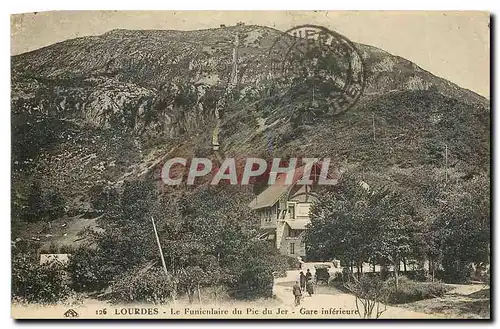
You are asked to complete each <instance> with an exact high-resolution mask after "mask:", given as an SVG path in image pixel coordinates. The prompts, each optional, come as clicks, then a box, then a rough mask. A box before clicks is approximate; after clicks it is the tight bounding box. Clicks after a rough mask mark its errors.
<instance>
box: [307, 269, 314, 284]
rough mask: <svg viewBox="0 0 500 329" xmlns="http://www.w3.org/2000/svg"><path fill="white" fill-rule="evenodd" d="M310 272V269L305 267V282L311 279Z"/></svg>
mask: <svg viewBox="0 0 500 329" xmlns="http://www.w3.org/2000/svg"><path fill="white" fill-rule="evenodd" d="M312 276H313V275H312V273H311V271H309V269H307V272H306V282H307V281H309V279H312Z"/></svg>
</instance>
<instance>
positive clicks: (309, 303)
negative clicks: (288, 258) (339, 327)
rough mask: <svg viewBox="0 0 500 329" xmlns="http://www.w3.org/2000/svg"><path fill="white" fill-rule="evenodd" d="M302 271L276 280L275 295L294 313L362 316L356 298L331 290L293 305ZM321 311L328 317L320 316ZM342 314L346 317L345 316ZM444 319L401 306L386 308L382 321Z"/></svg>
mask: <svg viewBox="0 0 500 329" xmlns="http://www.w3.org/2000/svg"><path fill="white" fill-rule="evenodd" d="M307 268H309V269H310V270H311V272H312V273H313V275H314V266H313V264H304V268H303V271H304V272H305V271H306V269H307ZM298 278H299V271H298V270H296V271H288V272H287V276H286V277H284V278H278V279H276V280H275V285H274V293H275V294H276V296H277V297H278V298H279V299H281V301H282V302H283V304H284V306H285V307H286V308H287V309H292V310H294V312H296V313H299V314H301V312H302V313H304V312H307V310H317V311H318V312H320V314H317V315H316V316H317V317H321V318H331V319H359V318H360V316H359V315H358V314H355V313H354V311H355V310H356V298H355V297H354V296H353V295H350V294H346V293H343V292H341V291H338V290H336V289H333V288H331V287H324V286H321V285H317V286H316V293H315V294H314V295H313V296H312V297H309V296H307V294H305V295H306V296H305V297H304V298H303V299H302V302H301V305H300V306H298V307H295V306H294V298H293V294H292V286H293V283H294V282H295V281H298ZM322 312H324V313H326V314H321V313H322ZM342 313H343V314H342ZM441 317H444V316H440V315H431V314H426V313H422V312H415V311H412V310H409V309H405V308H402V307H394V306H387V309H386V311H385V312H383V313H382V315H381V316H380V318H381V319H417V318H432V319H435V318H441Z"/></svg>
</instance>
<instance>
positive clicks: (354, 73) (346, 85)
mask: <svg viewBox="0 0 500 329" xmlns="http://www.w3.org/2000/svg"><path fill="white" fill-rule="evenodd" d="M269 56H270V60H271V63H272V64H271V70H270V72H269V75H268V78H269V79H271V80H272V82H273V83H274V84H276V85H278V87H279V88H280V89H281V90H286V93H285V95H286V97H288V98H289V100H291V101H293V102H294V103H296V104H301V106H302V105H303V106H304V107H308V108H312V109H317V110H318V111H320V112H321V113H328V114H331V115H336V114H340V113H343V112H345V111H347V110H348V109H349V108H351V107H352V106H353V105H354V104H355V103H356V102H357V100H358V99H359V97H360V96H361V95H362V93H363V90H364V87H365V77H364V74H365V71H364V65H363V60H362V57H361V54H360V52H359V51H358V49H357V48H356V46H355V45H354V44H353V43H352V42H351V41H350V40H349V39H347V38H346V37H344V36H342V35H340V34H339V33H337V32H334V31H331V30H329V29H327V28H325V27H322V26H317V25H300V26H296V27H294V28H291V29H289V30H287V31H285V32H284V33H282V34H281V35H280V36H279V37H278V38H277V39H276V41H275V42H274V44H273V45H272V46H271V48H270V50H269ZM316 112H317V111H316Z"/></svg>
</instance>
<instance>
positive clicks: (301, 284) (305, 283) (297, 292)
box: [292, 269, 314, 306]
mask: <svg viewBox="0 0 500 329" xmlns="http://www.w3.org/2000/svg"><path fill="white" fill-rule="evenodd" d="M292 290H293V295H294V296H295V306H299V305H300V300H301V299H302V292H303V291H306V292H307V293H308V294H309V297H311V296H312V295H313V294H314V285H313V278H312V273H311V271H309V269H307V271H306V274H304V272H303V271H300V277H299V281H295V284H294V285H293V289H292Z"/></svg>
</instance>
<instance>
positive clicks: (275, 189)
mask: <svg viewBox="0 0 500 329" xmlns="http://www.w3.org/2000/svg"><path fill="white" fill-rule="evenodd" d="M320 164H321V162H320V163H315V164H314V165H313V172H314V170H321V167H320V166H319V165H320ZM304 170H305V166H302V167H298V168H295V172H294V175H293V179H292V183H291V184H286V178H287V173H278V174H277V175H276V182H275V183H274V184H273V185H270V186H269V187H268V188H266V189H265V190H264V191H262V192H261V193H260V194H259V195H257V196H256V197H255V199H253V200H252V202H250V204H249V205H248V206H249V207H250V208H252V209H254V210H255V209H260V208H266V207H271V206H273V205H274V204H275V203H276V202H277V201H278V200H279V199H280V197H281V196H282V195H283V194H285V193H286V192H288V191H289V190H290V189H291V188H292V187H293V186H295V184H296V183H297V182H298V181H299V180H300V179H302V177H303V176H304ZM290 171H291V170H290ZM290 171H289V172H290ZM313 176H314V175H313V174H312V173H311V179H313V180H314V178H313ZM316 176H319V172H318V173H317V175H316ZM327 178H328V179H337V180H338V176H337V175H332V174H330V173H329V174H328V175H327Z"/></svg>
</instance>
